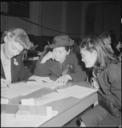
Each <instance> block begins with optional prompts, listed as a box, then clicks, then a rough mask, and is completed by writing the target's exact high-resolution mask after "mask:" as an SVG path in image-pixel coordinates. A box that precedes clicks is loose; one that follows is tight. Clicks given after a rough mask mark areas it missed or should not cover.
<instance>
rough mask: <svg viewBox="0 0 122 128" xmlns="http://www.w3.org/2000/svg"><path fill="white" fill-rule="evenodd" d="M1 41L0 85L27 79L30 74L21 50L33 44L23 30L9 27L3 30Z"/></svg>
mask: <svg viewBox="0 0 122 128" xmlns="http://www.w3.org/2000/svg"><path fill="white" fill-rule="evenodd" d="M1 42H2V44H1V52H0V53H1V59H0V62H1V86H2V87H6V86H7V85H9V84H10V83H14V82H19V81H22V80H27V79H28V78H29V77H30V76H31V75H32V74H31V73H30V72H29V70H28V68H27V67H25V66H24V63H23V60H22V59H23V54H22V51H23V50H24V49H30V48H31V47H32V46H33V44H32V43H31V42H30V40H29V37H28V35H27V33H26V32H25V30H23V29H22V28H11V29H9V30H7V31H5V32H3V35H2V38H1Z"/></svg>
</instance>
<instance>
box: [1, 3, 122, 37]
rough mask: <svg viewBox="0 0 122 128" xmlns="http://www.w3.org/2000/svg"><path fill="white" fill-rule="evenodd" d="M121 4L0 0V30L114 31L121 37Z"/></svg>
mask: <svg viewBox="0 0 122 128" xmlns="http://www.w3.org/2000/svg"><path fill="white" fill-rule="evenodd" d="M120 5H121V4H120V2H117V1H115V2H114V1H112V2H111V1H107V2H104V1H98V2H97V1H96V2H95V1H94V2H92V1H90V2H89V1H86V2H85V1H69V2H68V1H58V2H56V1H51V2H49V1H46V2H45V1H35V2H34V1H32V2H31V1H30V2H27V1H26V2H21V1H20V2H16V1H13V2H1V32H3V31H4V30H5V29H8V28H10V27H22V28H24V29H25V30H26V31H27V32H28V33H29V34H32V35H35V36H55V35H57V34H60V33H66V34H69V35H70V36H71V37H73V38H82V37H84V36H85V35H87V34H90V33H97V34H100V33H102V32H103V31H110V30H112V31H114V32H115V34H116V35H117V37H118V38H119V36H120V21H121V20H120V19H121V7H120Z"/></svg>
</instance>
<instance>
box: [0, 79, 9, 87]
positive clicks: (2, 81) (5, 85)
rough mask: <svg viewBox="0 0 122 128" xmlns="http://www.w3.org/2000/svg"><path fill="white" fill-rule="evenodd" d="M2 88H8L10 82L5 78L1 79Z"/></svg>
mask: <svg viewBox="0 0 122 128" xmlns="http://www.w3.org/2000/svg"><path fill="white" fill-rule="evenodd" d="M1 87H2V88H6V87H8V82H7V81H6V80H5V79H4V78H1Z"/></svg>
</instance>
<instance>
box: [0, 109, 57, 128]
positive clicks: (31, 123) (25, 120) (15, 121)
mask: <svg viewBox="0 0 122 128" xmlns="http://www.w3.org/2000/svg"><path fill="white" fill-rule="evenodd" d="M56 115H57V111H53V112H52V114H51V115H48V116H41V115H30V114H18V115H16V114H7V113H2V114H1V127H38V126H40V125H41V124H43V123H44V122H46V121H48V120H49V119H51V118H52V117H54V116H56Z"/></svg>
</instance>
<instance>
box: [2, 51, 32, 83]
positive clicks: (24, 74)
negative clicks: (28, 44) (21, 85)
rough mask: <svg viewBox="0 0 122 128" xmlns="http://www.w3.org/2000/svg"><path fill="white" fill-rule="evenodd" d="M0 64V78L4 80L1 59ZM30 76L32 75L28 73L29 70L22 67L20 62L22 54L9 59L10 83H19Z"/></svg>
mask: <svg viewBox="0 0 122 128" xmlns="http://www.w3.org/2000/svg"><path fill="white" fill-rule="evenodd" d="M15 61H16V62H15ZM0 64H1V78H5V74H4V70H3V65H2V62H1V59H0ZM31 75H32V74H31V72H30V71H29V69H28V68H27V67H25V66H24V63H23V61H22V53H21V54H20V55H18V56H15V57H13V58H12V59H11V77H12V78H11V79H12V82H19V81H23V80H27V79H28V78H29V77H30V76H31Z"/></svg>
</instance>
